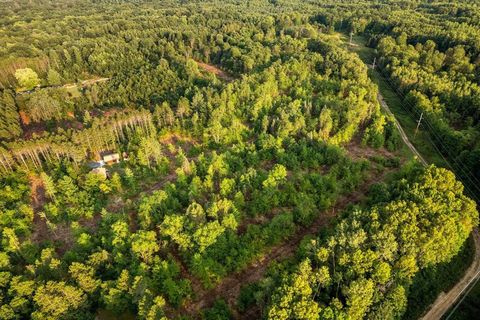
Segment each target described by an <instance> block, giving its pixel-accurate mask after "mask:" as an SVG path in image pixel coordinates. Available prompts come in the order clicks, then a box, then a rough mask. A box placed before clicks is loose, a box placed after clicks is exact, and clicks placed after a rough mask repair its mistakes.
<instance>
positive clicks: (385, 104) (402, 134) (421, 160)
mask: <svg viewBox="0 0 480 320" xmlns="http://www.w3.org/2000/svg"><path fill="white" fill-rule="evenodd" d="M377 99H378V102H380V105H381V106H382V108H383V109H384V110H385V111H386V112H387V113H388V114H389V115H391V116H393V119H394V120H395V126H396V127H397V129H398V132H399V133H400V136H401V137H402V140H403V142H404V143H405V145H406V146H407V147H408V148H409V149H410V150H412V152H413V154H414V155H415V156H416V157H417V159H418V160H419V161H420V162H421V163H422V164H423V165H424V166H427V165H428V164H427V161H425V159H423V157H422V155H421V154H420V153H419V152H418V151H417V149H415V147H414V146H413V144H412V143H411V142H410V140H408V137H407V135H406V134H405V131H403V128H402V126H401V125H400V123H398V120H397V118H395V116H394V115H393V113H392V111H391V110H390V108H389V107H388V105H387V103H386V102H385V100H384V99H383V96H382V94H381V93H378V95H377Z"/></svg>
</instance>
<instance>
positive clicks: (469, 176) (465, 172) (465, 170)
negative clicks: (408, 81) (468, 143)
mask: <svg viewBox="0 0 480 320" xmlns="http://www.w3.org/2000/svg"><path fill="white" fill-rule="evenodd" d="M380 72H381V73H378V74H379V75H380V76H381V77H382V78H383V79H384V80H386V81H387V83H388V85H389V87H391V88H392V89H393V90H394V91H395V92H396V93H397V94H398V95H399V96H400V97H402V98H403V101H402V100H401V101H400V106H401V107H402V108H403V109H404V110H405V111H406V112H407V114H412V112H416V113H417V114H418V113H419V112H420V111H419V110H417V108H416V107H415V106H413V105H412V104H411V103H410V102H409V101H408V100H406V99H405V98H406V97H405V94H403V93H402V92H400V91H399V90H398V89H397V88H396V87H395V85H394V84H393V82H392V81H391V80H390V79H388V78H387V77H385V76H384V72H383V70H381V69H380ZM403 102H405V103H407V104H409V106H410V107H411V110H409V109H408V108H407V107H406V106H405V105H404V104H403ZM424 123H425V124H426V125H427V126H428V127H429V129H430V130H428V133H430V134H432V135H434V136H435V137H436V138H437V140H438V143H439V144H440V145H442V147H443V149H444V150H445V151H447V153H448V154H449V156H450V158H451V159H452V160H453V161H454V162H455V164H456V166H457V170H459V171H461V173H462V174H463V176H464V178H465V179H468V181H469V182H470V183H471V185H472V186H473V187H475V189H476V190H477V191H479V193H480V188H479V187H478V185H480V182H479V181H478V180H477V178H476V177H475V176H474V175H473V174H472V173H471V171H470V170H469V169H468V168H466V167H465V166H464V165H463V164H461V163H459V162H458V161H457V160H456V159H455V157H453V156H452V155H451V153H450V152H449V151H450V150H449V148H448V147H446V146H445V145H444V144H443V143H442V142H441V137H439V136H438V134H437V133H436V132H435V129H434V128H433V126H432V125H431V124H430V123H429V121H428V119H427V118H425V121H424ZM427 138H428V139H429V140H430V142H431V143H432V146H433V147H434V148H435V149H436V151H437V152H438V154H439V155H440V156H441V157H442V158H443V159H444V161H445V163H446V164H447V165H448V166H449V167H450V168H451V169H452V171H457V170H454V168H453V166H452V165H451V164H450V162H449V161H448V160H447V159H446V158H445V157H444V156H443V154H442V152H441V151H440V150H439V149H438V147H437V146H436V143H435V142H434V141H432V140H431V139H430V136H429V135H427ZM474 181H476V183H475V182H474ZM465 188H466V189H467V190H468V191H469V193H471V195H472V197H473V198H475V200H476V201H477V202H480V201H479V200H478V198H477V196H476V193H474V192H472V190H471V189H470V187H469V185H468V184H465Z"/></svg>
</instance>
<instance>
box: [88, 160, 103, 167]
mask: <svg viewBox="0 0 480 320" xmlns="http://www.w3.org/2000/svg"><path fill="white" fill-rule="evenodd" d="M104 165H105V162H104V161H103V160H100V161H93V162H89V163H88V164H87V166H88V167H89V168H90V169H95V168H101V167H103V166H104Z"/></svg>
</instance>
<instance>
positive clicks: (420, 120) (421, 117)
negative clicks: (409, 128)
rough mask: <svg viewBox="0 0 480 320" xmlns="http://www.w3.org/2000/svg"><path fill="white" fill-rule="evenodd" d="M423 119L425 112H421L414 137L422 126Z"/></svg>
mask: <svg viewBox="0 0 480 320" xmlns="http://www.w3.org/2000/svg"><path fill="white" fill-rule="evenodd" d="M422 119H423V112H422V113H421V114H420V119H418V123H417V127H416V128H415V134H414V135H413V139H415V137H416V136H417V132H418V128H419V127H420V122H422Z"/></svg>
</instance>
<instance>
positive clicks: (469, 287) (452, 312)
mask: <svg viewBox="0 0 480 320" xmlns="http://www.w3.org/2000/svg"><path fill="white" fill-rule="evenodd" d="M479 274H480V271H478V272H477V273H476V274H475V276H474V277H473V279H472V280H470V282H469V283H468V284H467V285H466V286H465V288H463V290H462V291H460V293H459V294H458V295H457V296H456V297H455V299H454V300H457V299H458V297H460V296H461V295H462V293H463V292H464V291H465V289H467V288H468V290H467V291H465V294H464V295H463V297H462V299H460V301H458V303H457V304H456V305H455V307H454V308H453V309H452V311H450V313H449V314H448V316H447V317H446V318H445V320H448V319H450V317H451V316H452V315H453V314H454V313H455V311H457V309H458V307H459V306H460V305H461V304H462V302H463V300H465V298H466V297H467V296H468V294H469V293H470V291H472V290H473V288H475V286H476V285H477V283H478V280H480V278H479V277H478V275H479ZM473 280H475V281H474V283H473V285H471V284H472V281H473Z"/></svg>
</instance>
